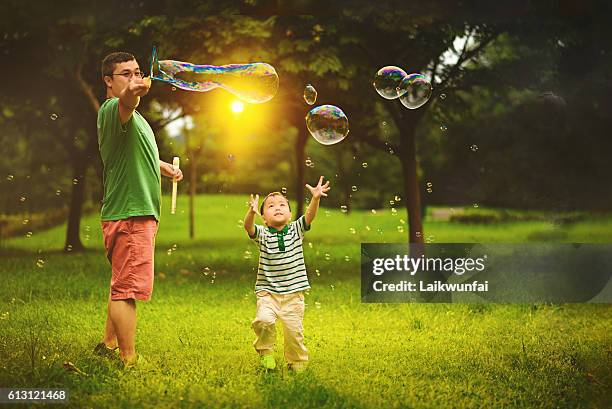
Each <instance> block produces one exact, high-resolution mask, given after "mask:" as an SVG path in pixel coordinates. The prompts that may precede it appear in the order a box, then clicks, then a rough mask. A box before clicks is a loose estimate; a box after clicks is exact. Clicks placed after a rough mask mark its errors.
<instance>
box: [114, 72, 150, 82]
mask: <svg viewBox="0 0 612 409" xmlns="http://www.w3.org/2000/svg"><path fill="white" fill-rule="evenodd" d="M111 75H121V76H122V77H123V78H125V79H128V80H129V79H132V76H133V75H135V76H137V77H138V78H143V77H144V72H140V71H136V72H130V71H124V72H120V73H118V74H111Z"/></svg>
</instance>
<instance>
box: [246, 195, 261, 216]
mask: <svg viewBox="0 0 612 409" xmlns="http://www.w3.org/2000/svg"><path fill="white" fill-rule="evenodd" d="M248 205H249V211H251V212H252V213H255V214H259V209H258V207H259V195H255V197H253V195H251V199H250V200H249V202H248ZM259 215H260V214H259ZM260 216H261V215H260Z"/></svg>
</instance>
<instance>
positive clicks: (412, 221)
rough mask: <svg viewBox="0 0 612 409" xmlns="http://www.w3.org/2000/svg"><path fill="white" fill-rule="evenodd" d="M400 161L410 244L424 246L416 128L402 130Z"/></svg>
mask: <svg viewBox="0 0 612 409" xmlns="http://www.w3.org/2000/svg"><path fill="white" fill-rule="evenodd" d="M401 132H402V135H401V136H400V161H401V163H402V173H403V176H404V178H403V179H404V180H403V182H404V196H405V198H406V202H405V203H406V211H407V212H408V227H409V232H408V239H409V242H410V243H417V244H423V236H424V233H423V221H422V219H421V193H420V189H419V180H418V176H417V161H416V146H415V127H414V126H410V127H408V129H405V130H401Z"/></svg>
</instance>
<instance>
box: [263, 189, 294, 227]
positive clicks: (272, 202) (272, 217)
mask: <svg viewBox="0 0 612 409" xmlns="http://www.w3.org/2000/svg"><path fill="white" fill-rule="evenodd" d="M262 216H263V219H264V222H266V225H268V226H270V227H274V228H282V227H284V226H285V225H286V224H287V223H289V220H291V210H289V202H288V201H287V199H286V198H285V197H284V196H281V195H274V196H270V197H268V198H267V199H266V200H265V202H264V206H263V214H262Z"/></svg>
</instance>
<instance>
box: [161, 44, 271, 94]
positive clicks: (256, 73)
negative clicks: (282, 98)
mask: <svg viewBox="0 0 612 409" xmlns="http://www.w3.org/2000/svg"><path fill="white" fill-rule="evenodd" d="M151 78H152V79H154V80H158V81H163V82H168V83H170V84H172V85H174V86H175V87H177V88H181V89H184V90H187V91H198V92H206V91H210V90H212V89H215V88H223V89H225V90H227V91H229V92H231V93H232V94H234V95H236V96H237V97H238V98H240V99H241V100H243V101H245V102H249V103H252V104H259V103H262V102H267V101H269V100H270V99H272V98H273V97H274V95H276V91H277V90H278V75H277V74H276V70H274V67H272V66H271V65H270V64H266V63H261V62H258V63H251V64H229V65H221V66H216V65H196V64H191V63H188V62H182V61H175V60H162V61H159V60H158V59H157V50H156V49H155V48H153V56H152V58H151Z"/></svg>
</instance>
